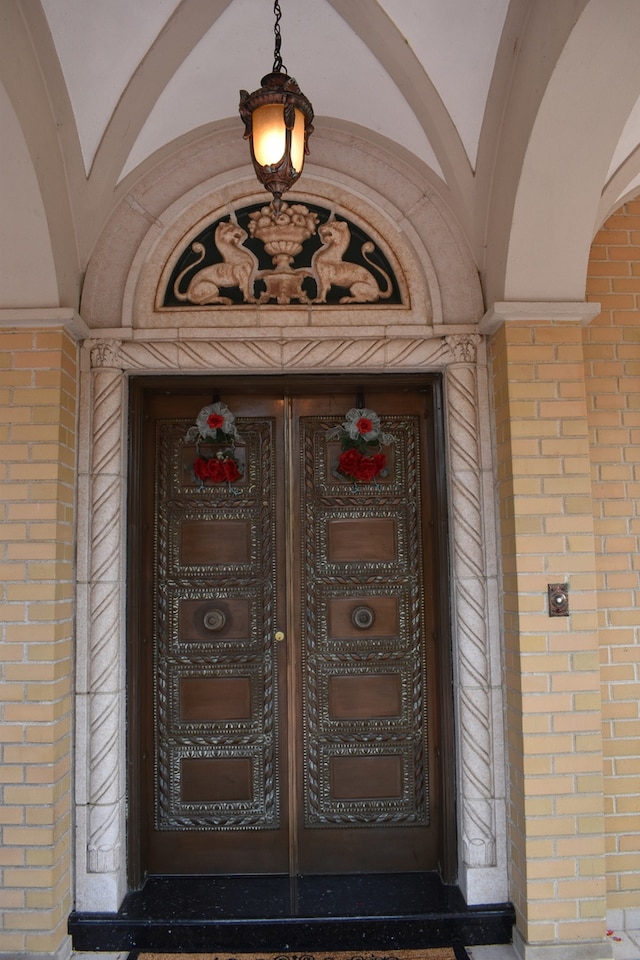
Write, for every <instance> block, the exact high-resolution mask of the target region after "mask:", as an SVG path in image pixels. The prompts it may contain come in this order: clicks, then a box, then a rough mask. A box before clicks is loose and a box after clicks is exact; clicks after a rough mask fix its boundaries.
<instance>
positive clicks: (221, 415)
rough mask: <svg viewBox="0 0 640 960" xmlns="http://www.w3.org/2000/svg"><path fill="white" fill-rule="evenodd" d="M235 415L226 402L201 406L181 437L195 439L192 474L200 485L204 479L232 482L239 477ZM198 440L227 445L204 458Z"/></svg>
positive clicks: (239, 467)
mask: <svg viewBox="0 0 640 960" xmlns="http://www.w3.org/2000/svg"><path fill="white" fill-rule="evenodd" d="M235 419H236V418H235V417H234V415H233V414H232V413H231V411H230V410H229V408H228V407H227V405H226V404H224V403H221V402H220V401H217V402H216V403H212V404H210V405H209V406H208V407H203V408H202V410H201V411H200V413H199V414H198V416H197V417H196V423H195V426H194V427H189V429H188V430H187V433H186V436H185V440H186V441H187V442H193V441H194V440H195V442H196V453H197V456H196V458H195V460H194V461H193V475H194V477H195V478H196V480H199V481H200V485H201V486H204V484H205V483H206V482H207V480H208V481H210V482H211V483H228V484H229V489H232V487H231V484H232V483H235V481H236V480H239V479H240V477H241V476H242V468H241V465H240V463H239V461H238V459H237V458H236V456H235V445H236V440H239V439H240V436H239V434H238V429H237V427H236V425H235ZM201 443H220V444H225V443H226V444H228V446H227V447H225V448H222V449H220V450H218V451H217V452H216V453H215V454H214V455H213V456H211V457H204V456H202V454H201V453H200V444H201Z"/></svg>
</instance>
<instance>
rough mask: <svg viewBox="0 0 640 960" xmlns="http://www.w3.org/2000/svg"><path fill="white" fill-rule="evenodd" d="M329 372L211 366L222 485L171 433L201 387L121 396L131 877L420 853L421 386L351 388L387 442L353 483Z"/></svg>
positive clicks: (430, 539) (429, 580) (433, 741)
mask: <svg viewBox="0 0 640 960" xmlns="http://www.w3.org/2000/svg"><path fill="white" fill-rule="evenodd" d="M345 379H346V378H345ZM342 383H344V379H343V380H342ZM342 383H341V385H340V388H339V389H337V388H336V385H335V383H333V384H329V383H325V382H324V381H320V380H314V379H313V378H309V379H308V380H307V381H305V382H301V383H287V381H276V380H275V379H272V380H271V381H267V380H266V379H263V380H262V381H256V380H251V381H248V380H245V381H239V380H237V379H236V380H231V379H227V380H226V381H218V380H216V382H215V384H214V388H215V393H216V394H219V395H220V398H221V399H222V400H223V401H224V403H225V404H226V405H227V406H228V408H229V409H230V410H231V411H232V412H233V413H234V414H235V418H236V420H235V423H236V426H237V429H238V433H239V439H238V441H237V445H236V447H235V451H234V455H235V458H236V460H237V463H238V472H239V473H240V476H239V477H236V478H235V479H234V480H233V482H231V483H228V482H209V481H207V482H205V483H204V484H202V483H201V481H199V480H198V479H197V478H196V476H195V475H194V471H193V464H194V460H195V458H196V455H197V454H198V452H200V454H202V453H203V452H204V453H205V455H214V456H215V453H216V449H215V447H214V446H212V447H211V448H210V449H207V448H206V446H205V447H202V448H201V449H200V451H197V450H196V447H195V444H194V441H193V440H192V439H189V438H187V433H188V430H189V428H190V427H191V426H192V425H193V424H194V423H195V420H196V416H197V414H198V412H199V410H200V409H201V408H202V407H203V406H205V405H207V404H211V402H212V392H213V391H212V390H211V388H209V389H208V391H207V392H205V391H203V390H200V391H196V390H195V389H194V387H192V386H191V387H189V386H187V387H185V386H184V381H183V382H182V385H181V386H182V389H180V390H178V389H174V388H171V389H168V388H165V390H164V392H162V391H159V390H154V389H149V388H147V389H146V390H142V391H141V392H140V396H141V398H142V399H141V400H140V401H138V409H139V411H140V414H139V420H138V422H139V424H140V429H139V431H138V440H137V443H136V444H134V449H133V454H134V456H133V460H134V462H136V460H137V461H138V470H139V474H140V479H139V485H137V486H136V489H135V490H134V494H133V497H132V508H131V509H132V520H133V529H132V541H133V546H134V553H135V551H136V550H137V556H138V557H139V560H140V563H139V567H140V570H141V575H140V577H139V579H138V580H137V583H134V582H133V580H132V581H131V585H130V594H134V593H135V594H136V596H135V597H132V601H131V610H132V618H131V622H132V624H133V625H134V626H135V625H136V624H138V625H139V632H140V637H139V638H138V639H139V642H137V643H136V642H135V639H136V638H135V637H132V639H133V641H134V643H133V646H134V648H137V650H138V655H137V659H136V661H135V662H136V664H137V666H134V669H133V683H134V690H133V693H132V701H134V702H132V715H131V724H132V740H133V742H132V750H131V754H132V763H133V767H134V768H135V769H134V771H133V774H132V789H133V793H134V794H135V796H136V799H137V801H138V803H137V804H136V809H137V810H138V811H139V813H138V818H137V821H136V820H135V818H134V823H136V822H137V824H138V829H139V832H140V838H139V839H140V847H141V859H142V869H143V870H144V871H145V872H149V873H183V874H184V873H196V874H206V873H222V874H225V873H253V874H255V873H349V872H354V873H355V872H363V871H366V872H389V871H391V872H395V871H405V870H427V869H434V868H436V867H437V866H438V864H439V863H440V862H441V861H442V849H443V836H442V833H443V818H442V796H443V782H442V781H443V778H442V769H441V761H440V760H439V754H440V751H439V739H440V732H439V731H440V726H441V717H440V709H441V704H440V697H439V690H440V682H439V678H438V673H439V671H441V669H442V662H443V661H442V657H440V656H439V653H438V650H437V631H438V622H437V621H438V609H439V606H440V604H439V599H438V598H439V590H440V586H439V583H440V581H441V579H442V577H441V574H440V570H439V566H440V565H441V564H440V563H439V559H438V557H439V554H438V547H437V544H436V540H437V535H436V533H435V531H436V529H437V517H436V509H437V497H436V495H435V491H434V487H435V479H434V478H435V475H436V472H435V469H434V465H433V463H432V461H433V451H434V442H433V436H432V433H433V430H434V420H435V417H434V411H433V395H434V394H433V390H431V389H424V388H422V389H415V388H408V387H406V385H403V384H402V383H400V384H398V385H393V384H392V385H389V386H387V385H385V381H384V380H381V381H380V383H379V384H372V385H371V386H370V387H369V389H368V390H367V393H366V397H365V400H366V406H367V407H369V408H373V409H374V410H375V411H377V413H378V414H379V415H380V421H381V428H382V431H383V432H384V433H386V434H387V435H388V437H387V439H388V438H389V436H390V437H392V438H393V442H391V443H388V444H386V445H385V446H384V447H383V452H384V455H385V458H386V464H385V469H384V470H383V472H382V473H381V474H380V475H378V476H377V477H375V478H374V479H373V480H366V478H365V480H364V481H363V480H362V479H360V480H354V479H353V478H349V477H347V476H345V475H343V474H341V473H339V472H338V470H337V463H338V457H339V455H340V453H341V443H340V439H339V438H335V437H333V438H332V437H331V436H330V437H329V438H328V436H327V434H330V432H331V430H332V428H335V427H336V426H339V425H340V424H341V423H342V422H343V421H345V415H346V413H347V411H348V410H349V409H350V408H352V407H354V406H355V405H356V396H355V393H347V392H346V391H345V389H344V386H342ZM258 391H259V392H258ZM359 399H360V398H359ZM360 403H362V400H360ZM135 409H136V406H135V403H134V412H135ZM134 420H135V417H134ZM134 435H135V430H134ZM136 544H137V546H136ZM134 633H136V630H135V629H134V630H133V631H132V634H134Z"/></svg>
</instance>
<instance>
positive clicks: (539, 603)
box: [483, 303, 611, 960]
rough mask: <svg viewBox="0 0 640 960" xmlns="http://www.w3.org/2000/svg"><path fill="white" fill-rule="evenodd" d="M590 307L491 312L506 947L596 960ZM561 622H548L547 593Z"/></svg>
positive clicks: (604, 952) (598, 842)
mask: <svg viewBox="0 0 640 960" xmlns="http://www.w3.org/2000/svg"><path fill="white" fill-rule="evenodd" d="M597 310H598V307H597V305H594V304H510V303H504V304H497V305H496V306H495V307H494V308H493V310H492V311H490V313H489V314H487V316H486V317H485V318H484V320H483V329H484V331H485V332H488V333H492V338H491V343H490V348H491V360H492V378H493V397H494V414H495V428H496V452H497V471H498V473H497V498H498V509H499V514H500V538H501V558H502V580H503V605H504V642H505V681H506V693H507V716H506V723H507V738H508V745H507V749H508V757H509V777H510V806H509V820H510V824H509V829H510V856H511V897H512V900H513V903H514V906H515V909H516V914H517V927H516V930H515V931H514V944H515V947H516V951H517V953H518V954H519V956H520V957H522V958H525V960H538V958H539V960H543V958H548V960H601V958H605V957H609V956H610V955H611V954H610V949H611V948H610V944H609V943H607V942H606V941H605V935H606V923H605V916H606V899H605V844H604V796H603V756H602V726H601V724H602V714H601V698H600V672H599V651H598V623H597V603H596V577H595V546H594V526H593V505H592V499H591V476H590V457H589V435H588V428H587V406H586V398H585V382H584V381H585V371H584V360H583V348H582V329H581V324H582V322H584V321H585V320H586V319H588V318H590V317H591V316H593V314H594V313H596V312H597ZM550 583H568V585H569V591H570V594H569V596H570V600H569V602H570V615H569V616H568V617H553V618H551V617H549V611H548V600H547V585H548V584H550Z"/></svg>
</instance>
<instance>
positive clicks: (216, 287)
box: [173, 222, 258, 304]
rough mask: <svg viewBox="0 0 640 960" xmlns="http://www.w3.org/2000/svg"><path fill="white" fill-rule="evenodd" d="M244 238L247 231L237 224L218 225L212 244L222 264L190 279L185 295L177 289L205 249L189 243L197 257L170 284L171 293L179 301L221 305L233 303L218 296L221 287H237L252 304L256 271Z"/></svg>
mask: <svg viewBox="0 0 640 960" xmlns="http://www.w3.org/2000/svg"><path fill="white" fill-rule="evenodd" d="M246 239H247V231H246V230H243V229H242V227H239V226H238V224H237V223H225V222H223V223H219V224H218V226H217V227H216V231H215V243H216V247H217V248H218V250H219V252H220V254H221V256H222V263H212V264H211V266H208V267H203V269H202V270H198V272H197V273H196V274H195V275H194V276H192V277H191V279H190V280H189V285H188V287H187V289H186V291H185V292H184V293H182V292H181V291H180V286H181V284H182V281H183V279H184V277H185V276H186V275H187V274H188V273H191V272H192V270H193V268H194V266H197V265H198V264H199V263H201V262H202V261H203V260H204V258H205V255H206V252H207V250H206V247H205V246H204V244H202V243H197V242H196V243H192V244H191V249H192V250H193V252H194V253H196V254H197V255H198V259H197V260H196V261H195V264H193V263H192V264H189V266H188V267H185V268H184V270H182V272H181V273H180V274H179V275H178V277H177V278H176V280H175V281H174V284H173V293H174V296H175V297H176V298H177V299H178V300H184V301H187V302H189V303H198V304H205V303H224V304H230V303H232V302H233V301H232V300H231V299H230V298H229V297H221V296H220V287H239V288H240V290H241V292H242V296H243V299H244V300H245V302H246V303H255V297H254V295H253V285H254V282H255V276H256V271H257V269H258V260H257V257H256V256H255V255H254V254H253V253H252V252H251V251H250V250H247V249H246V247H243V246H242V244H243V243H244V241H245V240H246Z"/></svg>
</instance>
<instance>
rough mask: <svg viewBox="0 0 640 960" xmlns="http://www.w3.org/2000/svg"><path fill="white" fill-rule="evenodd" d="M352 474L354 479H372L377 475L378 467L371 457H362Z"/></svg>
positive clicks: (364, 480)
mask: <svg viewBox="0 0 640 960" xmlns="http://www.w3.org/2000/svg"><path fill="white" fill-rule="evenodd" d="M353 475H354V477H355V479H356V480H362V481H363V482H364V483H368V482H369V481H370V480H373V478H374V477H376V476H377V475H378V468H377V466H376V463H375V461H374V459H373V457H362V459H361V460H360V463H359V464H358V466H357V467H356V470H355V472H354V474H353Z"/></svg>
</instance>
